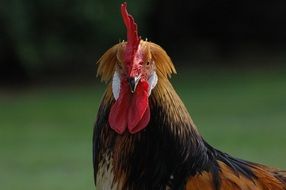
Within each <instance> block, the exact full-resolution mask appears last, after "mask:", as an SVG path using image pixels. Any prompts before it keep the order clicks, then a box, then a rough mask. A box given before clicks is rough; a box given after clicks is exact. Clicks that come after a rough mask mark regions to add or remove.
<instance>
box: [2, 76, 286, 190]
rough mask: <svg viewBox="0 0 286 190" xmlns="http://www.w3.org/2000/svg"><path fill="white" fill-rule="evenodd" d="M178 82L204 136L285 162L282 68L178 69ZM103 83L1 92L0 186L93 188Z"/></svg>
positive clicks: (254, 156)
mask: <svg viewBox="0 0 286 190" xmlns="http://www.w3.org/2000/svg"><path fill="white" fill-rule="evenodd" d="M173 82H174V83H175V85H174V86H175V88H176V89H177V91H178V93H179V94H180V95H181V97H182V99H183V101H184V102H185V104H186V105H187V107H188V109H189V111H190V113H191V115H192V117H193V120H194V122H195V123H196V125H197V127H198V128H199V131H200V132H201V133H202V135H203V136H204V137H205V139H206V140H207V141H208V142H209V143H210V144H212V145H214V146H216V147H217V148H219V149H221V150H223V151H226V152H228V153H230V154H232V155H234V156H237V157H240V158H244V159H247V160H251V161H255V162H260V163H264V164H268V165H272V166H275V167H280V168H286V161H285V158H286V149H285V145H286V75H285V73H283V72H271V73H266V72H260V73H259V72H255V73H254V72H247V73H238V72H237V73H232V74H227V73H223V72H219V73H216V72H209V73H201V72H199V71H197V72H191V73H189V72H180V73H179V74H178V75H177V76H175V77H174V80H173ZM103 87H104V85H98V84H95V85H90V86H89V85H86V86H82V87H76V86H74V87H65V88H60V87H55V88H52V87H47V88H30V89H26V90H19V91H14V92H7V91H6V92H5V91H1V92H0V184H1V185H0V186H1V189H5V190H6V189H7V190H10V189H11V190H33V189H41V190H51V189H52V190H65V189H67V190H76V189H77V190H78V189H84V190H88V189H90V190H92V189H94V187H93V176H92V160H91V149H92V147H91V138H92V128H93V123H94V121H95V116H96V112H97V108H98V103H99V101H100V98H101V95H102V93H103V91H104V89H103Z"/></svg>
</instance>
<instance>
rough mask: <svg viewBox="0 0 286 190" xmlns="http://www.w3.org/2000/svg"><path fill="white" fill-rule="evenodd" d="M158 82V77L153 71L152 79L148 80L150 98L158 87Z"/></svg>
mask: <svg viewBox="0 0 286 190" xmlns="http://www.w3.org/2000/svg"><path fill="white" fill-rule="evenodd" d="M157 82H158V76H157V74H156V72H155V71H153V73H152V74H151V76H150V78H149V79H148V83H149V91H148V95H149V96H150V94H151V91H152V90H153V88H154V87H155V86H156V84H157Z"/></svg>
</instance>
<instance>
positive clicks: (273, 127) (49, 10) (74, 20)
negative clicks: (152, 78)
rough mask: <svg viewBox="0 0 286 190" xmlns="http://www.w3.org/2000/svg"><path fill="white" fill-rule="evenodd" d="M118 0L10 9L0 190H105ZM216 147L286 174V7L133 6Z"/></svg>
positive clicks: (3, 54) (4, 12)
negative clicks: (98, 146) (102, 129)
mask: <svg viewBox="0 0 286 190" xmlns="http://www.w3.org/2000/svg"><path fill="white" fill-rule="evenodd" d="M120 3H121V2H119V1H103V0H85V1H75V0H57V1H44V0H41V1H35V0H27V1H24V0H9V1H8V0H3V1H1V2H0V66H1V67H0V85H1V86H0V184H1V185H0V188H1V189H7V190H10V189H11V190H18V189H19V190H20V189H21V190H23V189H25V190H26V189H27V190H28V189H29V190H30V189H42V190H45V189H47V190H50V189H53V190H57V189H58V190H65V189H69V190H73V189H94V185H93V175H92V160H91V159H92V158H91V156H92V155H91V150H92V147H91V138H92V129H93V124H94V122H95V117H96V112H97V109H98V105H99V102H100V99H101V95H102V94H103V92H104V89H105V84H101V83H100V82H99V80H98V79H97V78H96V77H95V73H96V65H95V63H96V61H97V59H98V58H99V57H100V55H101V54H103V53H104V52H105V51H106V50H107V49H108V48H109V47H111V46H112V45H113V44H115V43H117V42H118V41H119V40H122V39H125V28H124V26H123V23H122V21H121V17H120V12H119V6H120ZM128 7H129V12H130V13H132V14H133V16H134V17H135V19H136V21H137V23H138V26H139V33H140V34H141V36H142V38H144V39H145V38H146V37H147V38H148V39H149V40H151V41H153V42H156V43H158V44H160V45H161V46H162V47H163V48H164V49H165V50H166V51H167V52H168V53H169V55H170V56H171V57H172V60H173V61H174V63H175V66H176V68H177V70H178V74H177V75H174V76H173V77H172V83H173V84H174V86H175V89H176V90H177V92H178V93H179V95H180V96H181V97H182V99H183V101H184V102H185V104H186V106H187V107H188V109H189V111H190V113H191V115H192V117H193V120H194V121H195V123H196V125H197V127H198V128H199V131H200V132H201V133H202V135H203V136H204V137H205V139H206V140H207V141H208V142H209V143H210V144H212V145H214V146H216V147H217V148H219V149H221V150H223V151H225V152H228V153H230V154H232V155H234V156H236V157H240V158H243V159H247V160H251V161H254V162H260V163H263V164H267V165H271V166H275V167H279V168H285V169H286V162H285V157H286V150H285V145H286V135H285V133H286V124H285V123H286V117H285V116H286V98H285V97H286V66H285V61H286V35H285V34H286V25H285V23H286V12H285V8H286V1H273V2H271V3H270V2H268V3H264V2H261V1H251V2H249V1H246V0H240V1H238V0H234V1H225V0H218V1H211V0H204V1H194V0H192V1H181V2H176V3H174V2H172V1H162V0H156V1H151V0H146V1H140V2H135V1H130V2H128Z"/></svg>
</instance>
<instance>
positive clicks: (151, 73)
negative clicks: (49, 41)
mask: <svg viewBox="0 0 286 190" xmlns="http://www.w3.org/2000/svg"><path fill="white" fill-rule="evenodd" d="M121 15H122V18H123V22H124V24H125V26H126V29H127V42H124V41H123V42H120V43H118V44H116V45H114V46H113V47H111V48H110V49H109V50H108V51H107V52H106V53H104V54H103V56H102V57H101V58H100V59H99V61H98V73H97V74H98V75H99V76H100V77H101V79H102V80H103V81H105V82H108V86H107V89H106V92H105V93H104V96H103V99H102V101H101V104H100V107H99V111H98V115H97V120H96V124H95V128H94V135H93V164H94V178H95V184H96V189H97V190H153V189H154V190H163V189H174V190H181V189H182V190H183V189H186V190H286V172H285V171H280V170H277V169H274V168H270V167H267V166H264V165H261V164H256V163H252V162H249V161H245V160H242V159H237V158H234V157H232V156H230V155H228V154H226V153H224V152H221V151H219V150H217V149H215V148H214V147H212V146H211V145H209V144H208V143H207V142H206V141H205V140H204V139H203V138H202V136H201V135H200V134H199V132H198V130H197V128H196V126H195V124H194V123H193V121H192V119H191V117H190V115H189V113H188V111H187V109H186V107H185V106H184V104H183V102H182V101H181V99H180V98H179V96H178V95H177V93H176V92H175V90H174V88H173V87H172V85H171V83H170V81H169V78H170V76H171V74H172V73H176V71H175V68H174V65H173V63H172V61H171V59H170V58H169V56H168V55H167V53H166V52H165V51H164V50H163V49H162V48H161V47H160V46H159V45H156V44H155V43H152V42H149V41H144V40H141V39H140V37H139V36H138V33H137V25H136V23H135V21H134V19H133V17H132V16H131V15H129V14H128V12H127V5H126V3H123V4H122V5H121Z"/></svg>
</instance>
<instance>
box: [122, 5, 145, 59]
mask: <svg viewBox="0 0 286 190" xmlns="http://www.w3.org/2000/svg"><path fill="white" fill-rule="evenodd" d="M121 15H122V18H123V22H124V24H125V27H126V30H127V46H126V58H127V59H129V60H131V59H132V57H133V56H134V54H135V52H136V51H137V49H138V45H139V42H140V38H139V37H138V32H137V24H136V23H135V21H134V18H133V17H132V16H131V15H129V14H128V12H127V3H126V2H125V3H122V4H121Z"/></svg>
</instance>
